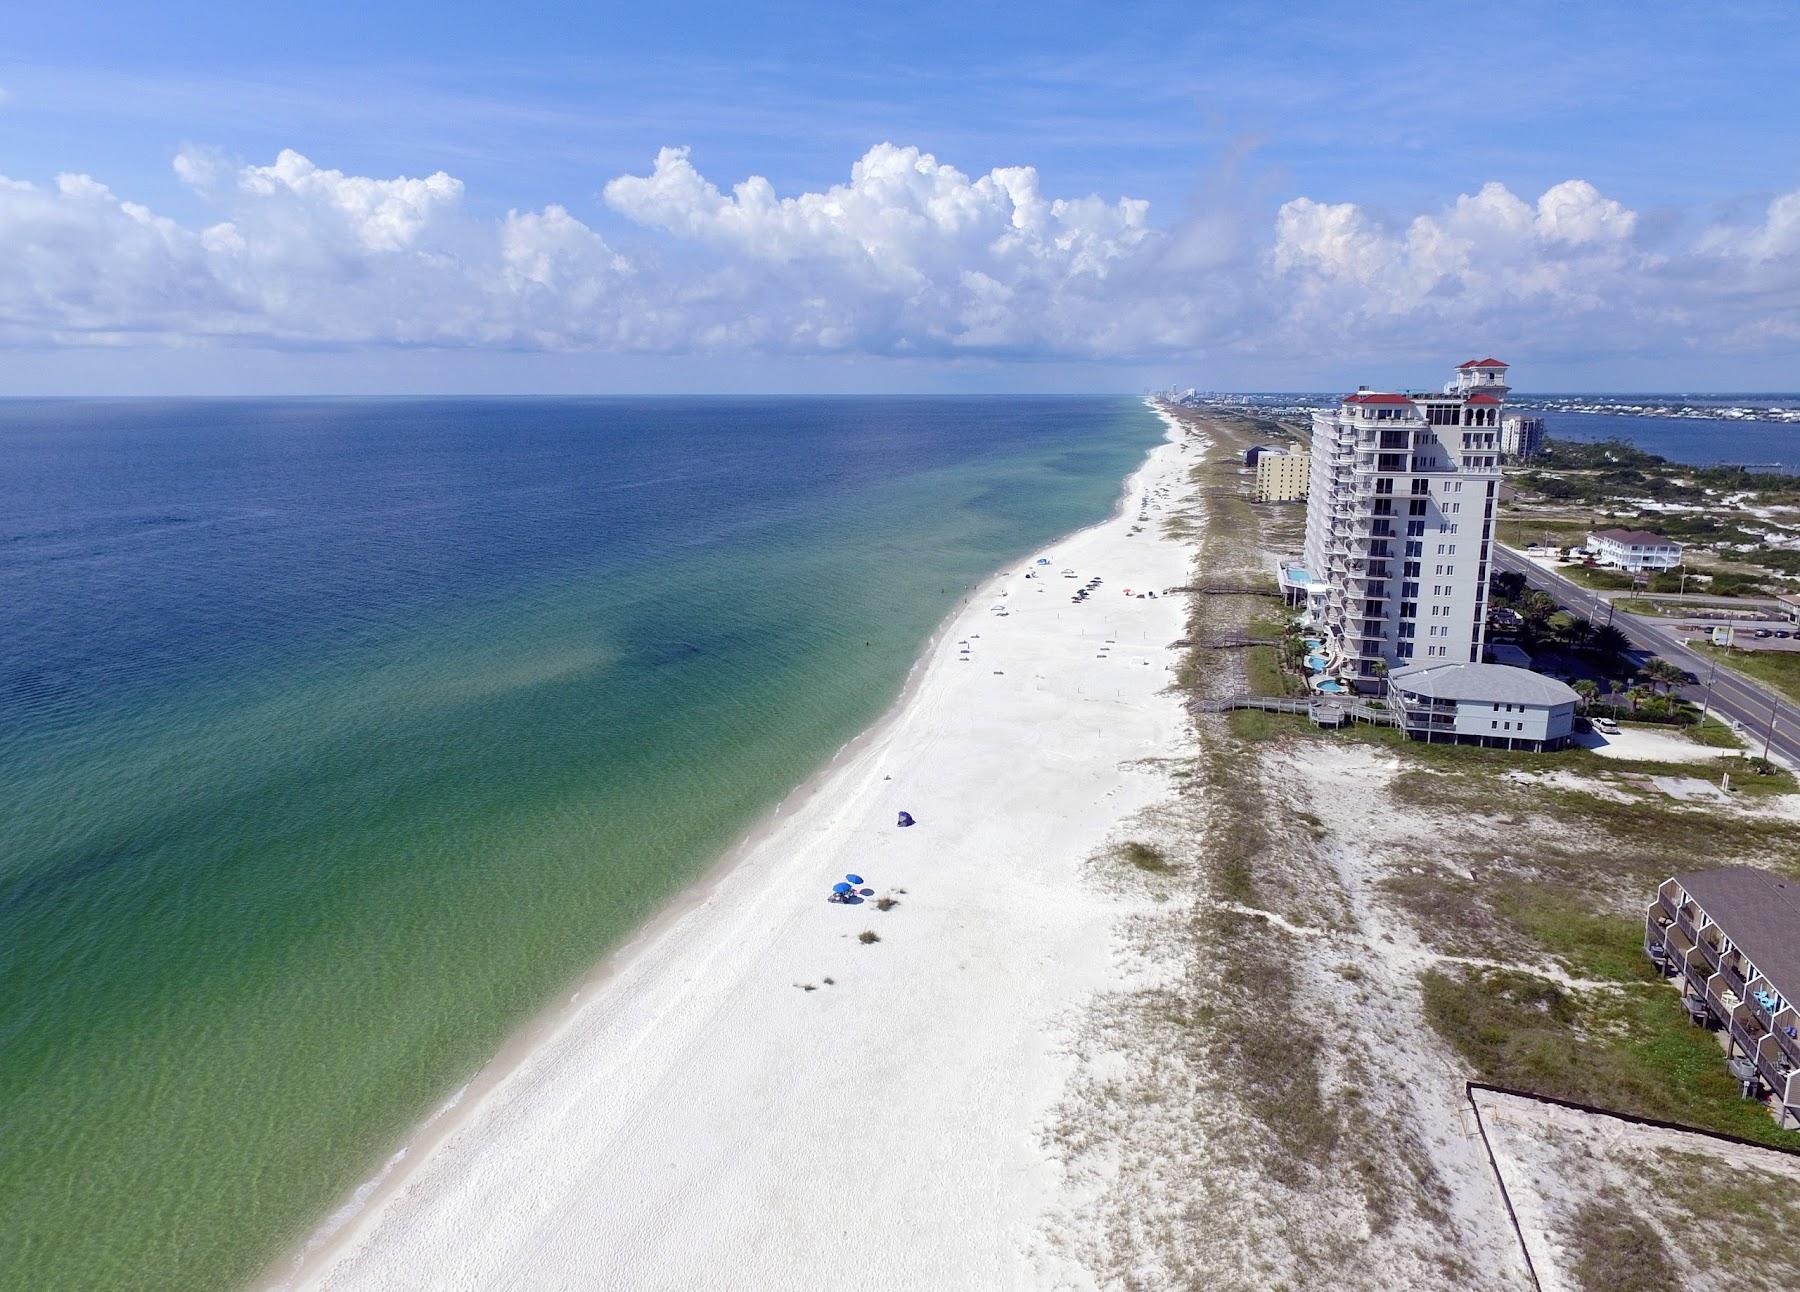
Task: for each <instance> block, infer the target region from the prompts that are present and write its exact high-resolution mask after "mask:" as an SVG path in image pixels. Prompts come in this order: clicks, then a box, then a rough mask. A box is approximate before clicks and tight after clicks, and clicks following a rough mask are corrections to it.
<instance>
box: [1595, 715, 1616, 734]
mask: <svg viewBox="0 0 1800 1292" xmlns="http://www.w3.org/2000/svg"><path fill="white" fill-rule="evenodd" d="M1594 730H1595V731H1598V732H1599V733H1600V734H1601V735H1603V736H1616V735H1618V734H1619V724H1618V723H1616V722H1614V721H1613V720H1612V719H1611V718H1595V719H1594Z"/></svg>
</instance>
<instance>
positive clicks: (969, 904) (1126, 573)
mask: <svg viewBox="0 0 1800 1292" xmlns="http://www.w3.org/2000/svg"><path fill="white" fill-rule="evenodd" d="M1186 461H1187V458H1186V456H1185V455H1184V454H1183V452H1182V451H1181V449H1180V447H1179V446H1178V445H1177V444H1176V443H1173V442H1170V443H1166V444H1164V445H1163V446H1161V447H1159V448H1157V449H1156V450H1155V451H1154V452H1152V453H1151V455H1150V456H1149V458H1148V459H1147V461H1146V464H1145V465H1144V467H1143V468H1142V469H1141V470H1140V471H1139V472H1138V473H1137V474H1136V475H1134V476H1133V478H1132V479H1131V481H1130V482H1129V483H1128V486H1127V488H1128V495H1127V498H1126V501H1125V504H1124V506H1123V507H1122V508H1121V510H1120V512H1119V514H1118V515H1116V516H1115V517H1114V518H1113V519H1112V520H1110V521H1108V522H1106V523H1105V524H1102V525H1099V526H1097V527H1095V528H1093V529H1090V530H1086V531H1083V532H1082V533H1080V534H1077V535H1074V536H1072V537H1070V538H1068V539H1065V540H1063V541H1062V542H1060V543H1058V544H1055V545H1053V546H1051V547H1049V548H1047V549H1045V551H1044V552H1043V553H1042V555H1045V556H1048V557H1049V558H1050V560H1051V564H1050V565H1049V566H1047V567H1044V566H1031V565H1029V564H1027V563H1025V562H1021V563H1020V565H1019V566H1018V568H1016V569H1015V570H1014V571H1012V572H1010V573H1007V574H1005V575H1001V576H997V577H995V578H993V579H991V580H989V582H988V583H987V584H986V585H985V586H984V587H982V588H981V589H980V590H978V592H977V593H976V595H975V596H974V597H973V598H971V599H970V601H969V602H968V604H967V606H966V607H965V609H964V610H963V611H961V612H960V613H959V615H958V616H957V618H956V619H955V620H954V621H953V622H952V623H951V624H950V625H949V626H948V627H947V628H946V630H945V631H944V632H943V634H942V635H941V636H940V637H939V639H938V640H937V641H936V642H935V644H934V646H933V648H932V651H931V653H930V655H929V657H928V658H927V659H926V660H925V661H924V662H923V663H922V665H921V671H920V672H919V673H917V674H915V677H914V680H913V684H912V685H911V686H909V688H908V691H907V694H906V697H905V698H904V700H903V701H902V703H901V705H900V707H899V708H898V709H897V711H896V712H895V713H893V714H891V715H890V716H889V717H888V718H887V719H886V720H884V722H883V723H882V724H881V725H880V726H879V727H878V728H877V729H876V730H875V731H874V732H873V733H872V734H871V735H870V736H869V737H868V738H866V739H864V740H862V741H859V742H858V743H857V744H856V745H854V746H852V747H851V748H850V749H849V750H847V751H846V752H845V753H844V754H843V755H842V756H841V757H840V759H839V760H838V762H837V763H836V764H834V765H833V766H832V767H831V768H829V769H828V770H827V771H826V772H824V773H822V776H821V779H819V780H817V781H816V782H815V783H814V785H813V786H811V787H809V789H808V792H806V793H804V794H800V795H796V797H795V800H794V805H793V806H791V807H790V808H789V809H788V810H787V811H786V812H785V813H783V814H780V815H778V817H777V819H776V821H775V822H774V823H773V824H772V825H771V826H769V827H768V828H766V829H763V830H760V831H759V832H758V833H757V835H756V836H755V837H754V838H753V840H752V841H751V842H750V844H749V845H748V846H747V847H746V848H745V849H743V850H741V855H739V856H738V857H737V858H735V859H734V860H733V863H732V864H731V865H730V866H729V867H728V868H726V869H725V870H724V871H723V873H722V874H721V875H720V876H719V877H718V878H717V879H716V880H714V881H709V884H708V885H707V886H706V887H705V889H704V890H703V891H702V892H701V893H700V894H699V895H698V896H697V897H696V898H695V899H693V900H692V901H691V902H690V903H689V904H687V905H686V907H685V908H684V909H683V910H682V911H681V912H680V913H679V914H678V915H676V916H674V917H673V918H670V919H666V920H664V921H662V922H660V923H659V924H658V926H656V927H655V928H654V929H653V930H651V931H649V932H647V933H645V934H644V935H642V936H640V938H639V939H638V940H637V941H636V942H635V943H634V944H633V945H632V946H630V947H628V948H627V949H626V950H625V951H624V952H622V953H621V954H620V955H619V956H618V957H616V958H615V967H614V968H613V969H612V971H611V972H609V973H608V974H607V975H605V977H604V978H602V979H600V980H598V981H597V982H596V983H595V984H594V985H593V986H592V987H590V988H586V989H584V990H583V992H582V993H581V994H580V995H579V996H578V997H577V998H576V1000H575V1001H574V1002H572V1003H571V1004H570V1006H569V1008H568V1009H567V1010H566V1011H565V1012H564V1013H563V1015H562V1016H561V1017H560V1019H558V1020H557V1021H556V1022H555V1024H554V1026H552V1027H550V1028H548V1029H544V1030H542V1031H541V1033H540V1034H539V1035H538V1036H536V1038H535V1039H534V1040H533V1041H532V1042H531V1044H530V1045H529V1047H527V1048H525V1049H524V1052H523V1053H522V1054H514V1055H510V1056H508V1057H506V1058H503V1059H502V1060H498V1061H497V1062H496V1068H495V1071H494V1072H492V1073H490V1074H488V1075H487V1077H486V1079H485V1080H483V1081H480V1082H478V1083H477V1085H476V1087H474V1088H473V1089H472V1092H471V1094H470V1095H469V1097H468V1098H467V1099H466V1100H465V1101H464V1103H463V1105H462V1106H461V1107H459V1108H457V1109H456V1110H455V1112H454V1113H453V1114H452V1115H451V1117H450V1118H448V1119H446V1120H445V1122H444V1123H443V1124H442V1125H440V1126H439V1127H438V1128H436V1131H435V1133H434V1134H433V1135H432V1136H430V1137H429V1138H428V1139H427V1140H422V1141H421V1142H420V1143H419V1144H418V1145H416V1146H415V1147H414V1148H413V1149H412V1150H411V1151H409V1153H408V1155H407V1157H406V1158H405V1160H404V1164H403V1167H402V1168H401V1169H399V1170H396V1171H395V1172H394V1174H393V1176H392V1177H391V1178H390V1179H388V1180H386V1181H384V1182H383V1185H382V1187H381V1188H380V1189H379V1190H378V1191H377V1192H376V1193H375V1194H374V1195H373V1196H372V1198H371V1199H370V1200H369V1202H368V1203H367V1205H366V1206H365V1207H364V1208H363V1209H362V1210H361V1211H360V1212H357V1213H356V1214H355V1215H354V1216H353V1217H352V1218H351V1219H350V1220H349V1221H348V1222H347V1223H343V1224H342V1225H341V1227H340V1228H338V1229H337V1230H336V1231H335V1232H333V1233H330V1234H328V1235H322V1236H320V1237H317V1238H315V1240H314V1241H313V1243H312V1244H310V1245H309V1248H308V1251H307V1254H306V1255H305V1257H304V1259H303V1260H301V1261H300V1262H299V1263H298V1264H297V1265H295V1266H292V1267H285V1268H284V1270H283V1271H282V1272H281V1273H279V1274H278V1275H277V1276H276V1277H275V1280H274V1281H276V1282H279V1283H283V1284H287V1285H304V1286H325V1287H330V1288H346V1289H347V1288H399V1287H433V1288H476V1287H495V1286H506V1287H521V1286H530V1287H576V1286H580V1287H620V1288H624V1287H630V1288H724V1287H734V1288H735V1287H782V1288H826V1287H831V1288H839V1287H846V1286H862V1287H982V1288H1002V1287H1024V1286H1031V1287H1041V1286H1046V1285H1071V1284H1072V1285H1079V1284H1081V1283H1083V1282H1085V1281H1087V1280H1086V1276H1085V1274H1084V1272H1083V1271H1081V1270H1080V1269H1079V1268H1076V1267H1072V1266H1065V1265H1063V1264H1061V1263H1060V1262H1059V1260H1058V1258H1057V1257H1056V1256H1055V1255H1054V1254H1053V1251H1052V1249H1051V1247H1050V1246H1048V1245H1047V1244H1046V1243H1045V1242H1044V1240H1043V1233H1042V1229H1043V1218H1044V1216H1045V1214H1046V1213H1047V1212H1048V1211H1049V1209H1050V1208H1051V1207H1052V1206H1054V1205H1055V1204H1056V1202H1057V1200H1058V1193H1059V1190H1060V1189H1061V1187H1062V1182H1061V1174H1060V1168H1059V1167H1058V1166H1057V1165H1056V1163H1055V1161H1054V1159H1053V1157H1052V1156H1051V1154H1050V1153H1049V1152H1048V1151H1047V1150H1046V1149H1045V1148H1044V1147H1043V1146H1042V1144H1041V1143H1040V1130H1041V1128H1042V1125H1043V1123H1044V1119H1045V1117H1046V1115H1047V1113H1048V1112H1049V1110H1050V1108H1051V1106H1052V1104H1053V1102H1054V1101H1055V1100H1056V1099H1057V1097H1058V1096H1059V1095H1060V1094H1061V1092H1062V1089H1063V1084H1064V1082H1065V1080H1066V1078H1067V1076H1068V1073H1069V1061H1068V1059H1067V1057H1066V1055H1065V1054H1064V1052H1063V1048H1062V1045H1063V1037H1064V1035H1065V1029H1066V1028H1067V1027H1068V1026H1070V1025H1072V1023H1073V1022H1074V1019H1075V1016H1076V1014H1077V1012H1078V1010H1079V1007H1080V1005H1081V1004H1082V1002H1083V1001H1084V1000H1086V999H1087V998H1088V997H1089V996H1090V995H1091V993H1093V992H1095V991H1096V990H1100V989H1103V988H1105V987H1107V986H1108V985H1109V983H1110V982H1111V980H1112V978H1113V976H1114V975H1115V974H1116V973H1117V972H1119V971H1118V970H1117V969H1116V968H1115V964H1116V956H1115V941H1114V932H1113V930H1114V926H1115V924H1116V923H1117V922H1118V920H1119V919H1120V916H1121V914H1122V913H1123V912H1124V907H1123V905H1122V903H1123V901H1124V899H1122V898H1120V897H1118V896H1116V895H1113V894H1109V893H1108V892H1107V891H1106V890H1105V888H1104V887H1103V886H1102V885H1099V884H1097V883H1095V882H1094V881H1093V879H1092V877H1091V876H1090V875H1087V874H1086V873H1085V865H1084V863H1085V862H1086V861H1087V859H1088V858H1089V857H1090V856H1091V855H1092V854H1093V853H1094V852H1095V851H1096V850H1098V849H1100V848H1102V847H1103V846H1104V845H1105V844H1106V843H1107V841H1108V840H1109V838H1116V837H1117V836H1116V834H1115V830H1116V827H1117V826H1118V824H1119V823H1120V822H1121V821H1122V820H1123V819H1124V818H1126V817H1127V816H1129V815H1130V814H1131V813H1133V812H1134V811H1136V810H1138V809H1140V808H1142V807H1144V806H1145V805H1147V804H1149V803H1150V802H1152V801H1153V800H1154V799H1155V798H1156V797H1157V796H1158V794H1159V793H1160V792H1161V791H1162V790H1163V788H1164V786H1165V781H1164V779H1163V777H1162V775H1161V773H1159V772H1157V771H1155V770H1152V769H1148V768H1145V767H1143V766H1138V765H1134V763H1135V760H1140V759H1145V758H1154V757H1159V756H1166V755H1170V754H1173V753H1176V752H1179V750H1180V748H1181V746H1182V744H1183V741H1184V740H1185V738H1186V737H1185V734H1184V733H1185V731H1186V724H1185V722H1184V718H1183V713H1182V709H1181V703H1180V700H1179V698H1178V697H1176V696H1175V695H1173V694H1171V693H1168V692H1167V691H1166V688H1167V687H1168V685H1169V682H1170V674H1169V671H1168V668H1169V665H1170V663H1171V662H1172V660H1173V653H1172V652H1171V651H1170V649H1169V643H1170V642H1171V641H1172V640H1173V639H1175V638H1176V637H1178V636H1179V635H1180V634H1181V631H1182V626H1183V618H1184V612H1185V598H1183V597H1167V598H1159V599H1156V600H1149V599H1144V600H1138V599H1137V598H1136V597H1129V598H1128V597H1127V596H1126V595H1125V592H1124V590H1125V589H1126V588H1131V589H1132V590H1133V591H1134V592H1141V591H1146V590H1155V591H1157V592H1159V593H1160V592H1161V591H1162V590H1163V589H1165V588H1168V587H1171V586H1174V585H1178V584H1181V583H1184V582H1185V581H1186V575H1187V566H1188V561H1189V557H1190V553H1189V551H1188V550H1187V548H1186V546H1185V545H1183V544H1179V543H1176V542H1174V541H1171V540H1169V539H1166V538H1164V537H1162V535H1161V532H1160V531H1161V525H1160V523H1159V522H1160V519H1161V516H1162V515H1163V514H1164V512H1165V510H1166V507H1165V505H1164V504H1163V503H1162V502H1160V501H1153V502H1152V503H1151V519H1150V521H1149V522H1147V523H1143V526H1142V530H1141V532H1139V533H1136V534H1133V533H1131V529H1132V527H1133V526H1134V525H1137V524H1139V523H1140V522H1139V520H1138V515H1139V510H1140V506H1141V505H1142V504H1143V502H1144V500H1145V498H1146V496H1147V495H1150V494H1152V493H1154V492H1155V491H1158V490H1164V491H1170V492H1173V493H1177V494H1178V493H1180V492H1181V491H1182V474H1183V468H1184V467H1185V465H1186ZM1064 568H1072V569H1074V570H1076V571H1078V572H1079V576H1080V577H1079V578H1078V579H1065V578H1063V577H1061V575H1060V571H1061V570H1063V569H1064ZM1027 570H1036V571H1037V572H1038V577H1036V578H1032V579H1027V578H1026V577H1025V574H1026V572H1027ZM1095 575H1098V576H1100V577H1101V578H1103V579H1104V580H1105V582H1104V583H1103V584H1102V585H1101V587H1100V588H1099V589H1098V590H1097V591H1096V592H1095V594H1094V595H1093V596H1092V597H1091V599H1090V600H1089V601H1088V602H1087V603H1086V604H1083V605H1072V604H1071V603H1070V596H1071V595H1072V594H1073V593H1074V591H1075V590H1076V589H1077V588H1078V587H1080V586H1081V585H1082V584H1083V583H1085V582H1086V581H1087V580H1088V579H1089V578H1091V577H1093V576H1095ZM995 605H1005V606H1006V607H1007V608H1008V612H1009V613H1008V614H1007V615H1005V616H1004V617H1002V616H1000V615H997V614H996V613H994V611H993V610H992V609H991V607H993V606H995ZM965 642H966V643H967V645H968V647H969V654H968V656H967V657H966V658H965V657H964V656H963V655H962V644H963V643H965ZM901 810H906V811H910V812H911V813H913V814H914V815H915V816H916V817H917V819H918V824H917V825H916V826H915V827H913V828H911V829H904V830H903V829H899V828H897V827H896V825H895V819H896V814H897V812H899V811H901ZM846 872H855V873H858V874H860V875H862V876H863V877H864V879H865V880H866V881H867V885H868V886H869V887H871V888H873V889H874V890H875V893H876V894H877V895H882V894H892V895H895V896H897V897H898V899H899V904H898V905H897V906H895V907H894V908H893V909H891V910H888V911H885V912H884V911H880V910H877V909H876V906H875V904H874V901H873V899H871V900H870V901H869V902H867V903H866V904H864V905H861V906H855V907H848V906H840V905H833V904H830V903H828V902H827V901H826V900H825V897H826V894H827V892H828V891H829V888H830V886H831V884H832V883H833V881H836V880H839V879H841V878H842V877H843V876H844V874H845V873H846ZM902 890H903V891H902ZM869 929H872V930H874V931H876V932H877V933H878V934H879V935H880V941H879V942H876V943H872V944H865V943H863V942H860V941H859V940H858V934H860V933H862V932H863V931H864V930H869ZM805 984H811V985H812V986H813V987H814V988H815V990H811V991H808V990H805V989H804V985H805Z"/></svg>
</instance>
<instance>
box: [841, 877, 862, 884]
mask: <svg viewBox="0 0 1800 1292" xmlns="http://www.w3.org/2000/svg"><path fill="white" fill-rule="evenodd" d="M844 878H845V879H847V880H849V881H850V882H851V883H852V884H860V883H862V882H863V877H862V876H861V875H845V876H844Z"/></svg>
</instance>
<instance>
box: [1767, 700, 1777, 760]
mask: <svg viewBox="0 0 1800 1292" xmlns="http://www.w3.org/2000/svg"><path fill="white" fill-rule="evenodd" d="M1779 712H1781V700H1780V697H1777V698H1775V699H1773V700H1771V701H1770V702H1769V729H1768V731H1766V732H1764V733H1763V761H1764V762H1765V763H1766V762H1768V761H1769V746H1770V745H1771V744H1773V743H1774V741H1775V715H1776V714H1777V713H1779Z"/></svg>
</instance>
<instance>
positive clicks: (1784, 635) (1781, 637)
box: [1775, 628, 1794, 641]
mask: <svg viewBox="0 0 1800 1292" xmlns="http://www.w3.org/2000/svg"><path fill="white" fill-rule="evenodd" d="M1793 635H1794V634H1792V633H1791V632H1789V631H1788V630H1787V629H1785V628H1777V629H1776V630H1775V638H1776V640H1777V641H1786V640H1787V639H1788V638H1790V637H1792V636H1793Z"/></svg>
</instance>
